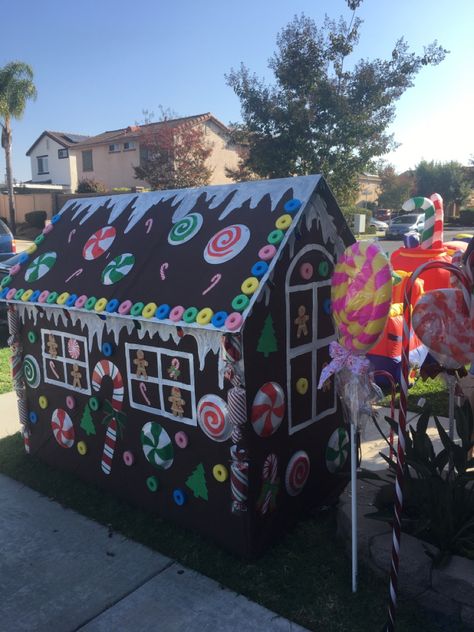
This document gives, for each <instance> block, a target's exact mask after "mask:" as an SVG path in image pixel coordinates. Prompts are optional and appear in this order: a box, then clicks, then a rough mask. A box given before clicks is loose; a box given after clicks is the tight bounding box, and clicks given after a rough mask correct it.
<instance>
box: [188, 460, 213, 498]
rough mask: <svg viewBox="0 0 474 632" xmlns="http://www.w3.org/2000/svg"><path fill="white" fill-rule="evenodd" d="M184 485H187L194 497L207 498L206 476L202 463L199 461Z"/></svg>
mask: <svg viewBox="0 0 474 632" xmlns="http://www.w3.org/2000/svg"><path fill="white" fill-rule="evenodd" d="M186 487H189V489H190V490H191V491H192V492H193V494H194V497H195V498H202V499H203V500H207V499H208V493H207V485H206V477H205V472H204V466H203V464H202V463H199V465H198V466H197V467H196V469H195V470H194V471H193V473H192V474H191V475H190V476H189V477H188V479H187V481H186Z"/></svg>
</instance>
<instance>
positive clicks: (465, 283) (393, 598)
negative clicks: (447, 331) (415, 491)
mask: <svg viewBox="0 0 474 632" xmlns="http://www.w3.org/2000/svg"><path fill="white" fill-rule="evenodd" d="M435 268H443V269H445V270H449V272H451V274H454V275H455V276H456V277H457V278H458V279H459V281H460V285H461V289H462V292H463V296H464V300H465V302H466V305H467V307H468V309H469V307H470V303H471V289H472V288H471V284H470V282H469V279H468V277H467V276H466V274H464V272H463V271H462V270H460V269H459V268H457V267H456V266H453V265H452V264H450V263H444V262H441V261H428V263H425V264H423V265H422V266H420V267H419V268H417V269H416V270H415V272H413V274H412V275H411V277H410V279H409V280H408V282H407V284H406V286H405V297H404V299H405V300H404V303H403V333H402V365H401V371H400V411H399V417H398V445H397V475H396V480H395V502H394V517H393V529H392V560H391V567H390V595H389V606H388V620H387V627H386V631H387V632H394V631H395V617H396V609H397V596H398V568H399V563H400V538H401V518H402V509H403V484H404V478H405V437H406V422H407V401H408V376H409V373H410V361H409V354H410V330H411V311H412V310H411V292H412V289H413V287H414V285H415V281H416V279H417V278H418V277H419V276H420V275H421V274H423V272H426V271H428V270H433V269H435Z"/></svg>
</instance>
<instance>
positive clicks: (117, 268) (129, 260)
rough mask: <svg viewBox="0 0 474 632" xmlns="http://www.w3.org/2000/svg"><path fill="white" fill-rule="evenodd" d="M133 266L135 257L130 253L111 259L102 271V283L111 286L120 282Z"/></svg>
mask: <svg viewBox="0 0 474 632" xmlns="http://www.w3.org/2000/svg"><path fill="white" fill-rule="evenodd" d="M134 265H135V257H134V256H133V255H132V254H131V253H130V252H125V253H124V254H122V255H119V256H118V257H115V259H112V261H110V263H108V264H107V265H106V266H105V268H104V269H103V270H102V283H103V284H104V285H113V284H114V283H118V282H119V281H121V280H122V279H123V278H124V277H125V276H127V274H128V273H129V272H130V270H131V269H132V268H133V266H134Z"/></svg>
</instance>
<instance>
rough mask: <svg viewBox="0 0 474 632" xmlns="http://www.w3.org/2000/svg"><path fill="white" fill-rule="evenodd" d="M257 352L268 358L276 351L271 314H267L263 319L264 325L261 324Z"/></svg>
mask: <svg viewBox="0 0 474 632" xmlns="http://www.w3.org/2000/svg"><path fill="white" fill-rule="evenodd" d="M257 351H259V352H260V353H263V355H264V357H265V358H268V356H269V355H270V353H273V352H274V351H278V347H277V339H276V336H275V328H274V327H273V319H272V316H271V314H268V316H267V317H266V319H265V323H264V324H263V329H262V333H261V334H260V338H259V339H258V345H257Z"/></svg>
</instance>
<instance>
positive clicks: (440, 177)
mask: <svg viewBox="0 0 474 632" xmlns="http://www.w3.org/2000/svg"><path fill="white" fill-rule="evenodd" d="M415 181H416V194H417V195H424V196H425V197H429V196H430V195H431V194H432V193H439V194H440V195H441V197H442V198H443V202H444V207H445V209H449V208H450V207H452V206H453V205H460V204H462V203H463V202H464V201H465V200H466V199H467V198H468V196H469V192H470V186H469V183H468V179H467V176H466V172H465V169H464V167H463V166H462V165H461V163H459V162H455V161H451V162H434V161H431V162H428V161H426V160H422V161H421V162H420V163H419V164H418V165H417V166H416V169H415Z"/></svg>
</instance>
